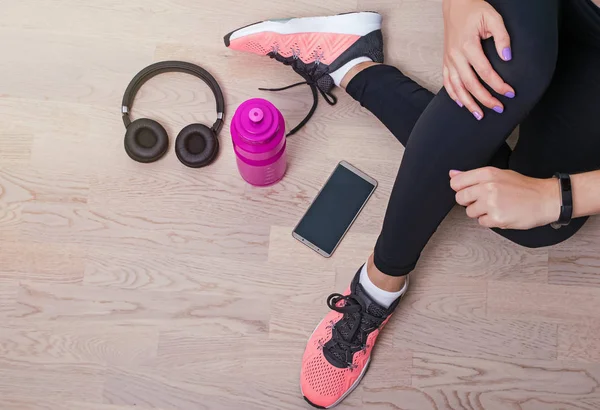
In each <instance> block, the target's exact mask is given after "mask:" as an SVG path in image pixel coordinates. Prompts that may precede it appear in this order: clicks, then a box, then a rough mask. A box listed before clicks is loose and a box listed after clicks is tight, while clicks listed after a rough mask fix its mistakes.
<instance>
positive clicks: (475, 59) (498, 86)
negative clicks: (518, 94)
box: [465, 41, 515, 113]
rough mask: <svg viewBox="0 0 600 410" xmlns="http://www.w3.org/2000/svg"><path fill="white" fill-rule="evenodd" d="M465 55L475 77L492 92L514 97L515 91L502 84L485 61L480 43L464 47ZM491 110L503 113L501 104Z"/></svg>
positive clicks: (494, 71) (500, 79) (502, 81)
mask: <svg viewBox="0 0 600 410" xmlns="http://www.w3.org/2000/svg"><path fill="white" fill-rule="evenodd" d="M465 53H466V56H467V59H468V60H469V63H470V64H471V65H472V66H473V68H474V69H475V72H477V75H479V77H480V78H481V79H482V80H483V81H484V82H485V83H486V84H487V85H489V86H490V87H491V88H492V89H493V90H494V91H496V92H497V93H498V94H500V95H507V96H509V95H514V93H515V90H514V89H513V88H512V87H511V86H510V85H508V84H506V83H505V82H504V80H503V79H502V78H501V77H500V76H499V75H498V73H497V72H496V70H494V68H493V67H492V65H491V64H490V61H489V60H488V59H487V57H486V55H485V54H484V52H483V48H481V42H479V41H478V42H476V43H475V42H474V43H472V44H471V45H469V46H467V47H465ZM488 94H489V93H488ZM490 97H491V95H490ZM490 101H491V100H490ZM496 101H498V100H496ZM498 103H499V101H498ZM491 108H492V109H493V110H494V111H496V112H498V113H502V111H504V107H503V106H502V105H501V104H500V105H495V106H493V107H491Z"/></svg>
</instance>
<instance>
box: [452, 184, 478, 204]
mask: <svg viewBox="0 0 600 410" xmlns="http://www.w3.org/2000/svg"><path fill="white" fill-rule="evenodd" d="M480 196H481V186H480V185H474V186H470V187H468V188H465V189H463V190H461V191H458V192H457V193H456V203H457V204H459V205H462V206H469V205H471V204H472V203H474V202H475V201H477V200H478V199H479V197H480Z"/></svg>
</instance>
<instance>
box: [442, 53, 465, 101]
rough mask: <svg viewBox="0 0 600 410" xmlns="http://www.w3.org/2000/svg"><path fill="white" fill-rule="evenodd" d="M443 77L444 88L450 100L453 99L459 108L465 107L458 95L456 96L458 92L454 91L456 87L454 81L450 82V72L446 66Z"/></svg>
mask: <svg viewBox="0 0 600 410" xmlns="http://www.w3.org/2000/svg"><path fill="white" fill-rule="evenodd" d="M442 73H443V76H444V87H445V88H446V92H447V93H448V95H449V96H450V98H452V99H453V100H454V101H455V102H456V104H458V106H459V107H461V108H462V107H464V105H463V103H461V102H460V100H459V99H458V95H457V94H456V91H455V90H454V86H453V85H452V81H450V71H449V70H448V67H447V66H446V65H445V64H444V69H443V72H442Z"/></svg>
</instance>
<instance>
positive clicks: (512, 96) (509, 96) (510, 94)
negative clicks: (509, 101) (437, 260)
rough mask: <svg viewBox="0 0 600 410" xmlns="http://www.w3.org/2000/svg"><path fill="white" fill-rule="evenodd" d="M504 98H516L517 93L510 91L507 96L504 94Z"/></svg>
mask: <svg viewBox="0 0 600 410" xmlns="http://www.w3.org/2000/svg"><path fill="white" fill-rule="evenodd" d="M504 96H505V97H508V98H515V93H513V92H512V91H509V92H507V93H506V94H504Z"/></svg>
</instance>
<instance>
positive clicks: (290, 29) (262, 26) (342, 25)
mask: <svg viewBox="0 0 600 410" xmlns="http://www.w3.org/2000/svg"><path fill="white" fill-rule="evenodd" d="M381 20H382V18H381V15H380V14H379V13H373V12H360V13H349V14H340V15H337V16H327V17H303V18H293V19H289V20H287V21H285V20H283V21H276V20H275V21H263V22H262V23H257V24H253V25H251V26H248V27H244V28H241V29H239V30H236V31H234V32H233V33H232V34H231V37H230V38H229V41H233V40H236V39H238V38H241V37H244V36H248V35H250V34H256V33H261V32H265V31H267V32H273V33H279V34H295V33H335V34H350V35H358V36H364V35H367V34H369V33H371V32H373V31H375V30H379V29H381Z"/></svg>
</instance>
